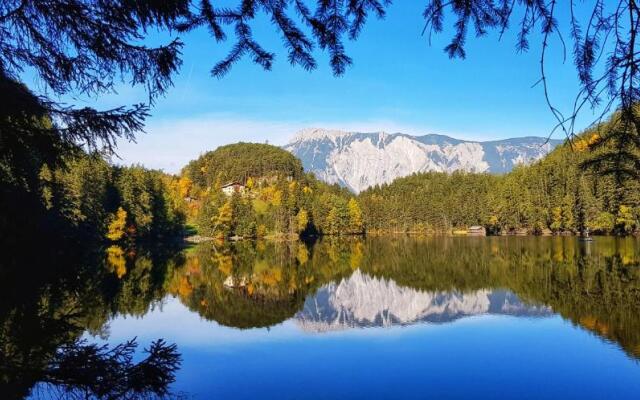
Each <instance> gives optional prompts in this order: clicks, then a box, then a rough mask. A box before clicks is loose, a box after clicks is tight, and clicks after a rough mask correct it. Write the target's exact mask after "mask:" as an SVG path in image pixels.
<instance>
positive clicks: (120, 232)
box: [107, 207, 127, 242]
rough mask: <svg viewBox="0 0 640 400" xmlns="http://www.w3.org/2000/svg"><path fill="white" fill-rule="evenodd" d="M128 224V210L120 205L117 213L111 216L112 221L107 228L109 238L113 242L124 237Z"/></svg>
mask: <svg viewBox="0 0 640 400" xmlns="http://www.w3.org/2000/svg"><path fill="white" fill-rule="evenodd" d="M126 225H127V212H126V211H125V210H124V209H122V207H118V211H116V213H115V215H113V216H112V217H111V222H110V223H109V227H108V230H107V239H109V240H111V241H113V242H117V241H118V240H120V239H122V238H123V237H124V234H125V227H126Z"/></svg>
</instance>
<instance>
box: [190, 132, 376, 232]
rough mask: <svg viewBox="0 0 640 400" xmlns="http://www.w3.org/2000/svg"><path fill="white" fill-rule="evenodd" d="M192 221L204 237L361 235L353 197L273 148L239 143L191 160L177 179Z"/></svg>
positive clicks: (362, 219) (355, 202)
mask: <svg viewBox="0 0 640 400" xmlns="http://www.w3.org/2000/svg"><path fill="white" fill-rule="evenodd" d="M177 186H178V188H177V190H178V192H179V193H180V195H179V197H180V198H182V199H183V202H184V203H183V207H184V209H185V214H186V215H187V217H188V221H189V222H191V223H192V224H193V225H195V226H196V227H197V230H198V233H200V234H201V235H206V236H216V237H228V236H242V237H245V238H247V237H248V238H254V237H265V236H270V237H283V236H286V237H297V236H306V235H319V234H360V233H363V232H364V222H363V221H364V217H363V215H362V211H361V209H360V205H359V204H358V202H357V201H356V199H355V196H354V195H353V194H351V193H350V192H348V191H347V190H346V189H344V188H341V187H339V186H337V185H328V184H326V183H324V182H321V181H319V180H317V179H316V178H315V177H314V176H313V175H311V174H305V173H304V171H303V168H302V163H301V162H300V160H298V159H297V158H296V157H294V156H293V155H292V154H291V153H289V152H287V151H285V150H282V149H280V148H278V147H275V146H270V145H267V144H257V143H237V144H232V145H227V146H222V147H219V148H218V149H216V150H215V151H211V152H208V153H205V154H204V155H202V156H201V157H199V158H198V159H197V160H194V161H192V162H190V163H189V164H188V165H187V166H186V167H185V168H184V170H183V171H182V173H181V176H180V178H179V180H178V182H177Z"/></svg>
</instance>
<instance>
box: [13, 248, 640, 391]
mask: <svg viewBox="0 0 640 400" xmlns="http://www.w3.org/2000/svg"><path fill="white" fill-rule="evenodd" d="M73 265H74V268H73V269H72V271H73V272H69V273H67V272H65V271H66V270H67V269H65V267H59V271H58V272H52V271H51V268H47V269H46V271H48V272H46V273H45V272H42V273H41V274H40V275H43V276H44V277H41V278H30V279H27V280H25V279H23V281H21V280H20V277H21V276H22V275H20V274H21V273H24V274H29V276H34V274H33V273H28V272H24V271H25V270H28V269H29V266H28V265H25V266H23V267H24V268H23V272H20V273H15V274H12V275H10V276H8V277H6V276H5V281H4V282H5V283H3V284H2V285H3V286H7V282H13V283H11V285H10V286H11V287H6V288H5V291H6V292H8V293H9V294H8V295H7V293H5V300H3V303H2V304H3V305H2V313H1V314H0V316H2V318H3V319H2V321H3V325H2V326H3V331H2V344H3V348H4V349H5V356H4V357H6V359H5V361H7V360H8V362H11V363H13V364H14V365H20V366H21V367H20V368H22V365H24V364H28V365H32V368H36V367H33V365H37V366H39V367H37V368H40V367H42V365H43V364H46V362H47V359H48V358H47V357H51V354H52V352H55V351H56V349H59V348H60V346H62V345H64V343H66V342H67V341H69V340H72V339H73V340H77V339H78V338H82V339H85V340H86V341H87V342H86V343H97V344H108V345H109V346H115V345H117V344H119V343H123V342H126V341H127V340H130V339H132V338H134V337H136V338H137V342H138V343H139V344H140V345H141V346H148V345H149V343H151V342H152V341H154V340H156V339H159V338H162V339H164V340H166V342H168V343H175V344H176V345H177V349H178V352H179V353H180V356H181V359H182V363H181V365H180V368H179V369H178V370H177V372H176V381H175V383H174V384H173V385H172V386H171V390H172V392H173V393H174V394H177V395H179V396H181V397H185V398H203V399H209V398H223V399H255V398H267V399H334V398H335V399H398V398H402V399H427V398H433V399H468V398H513V399H556V398H565V399H567V398H576V399H601V398H615V399H632V398H633V399H635V398H638V394H639V393H640V364H639V360H640V242H638V240H636V239H616V238H605V237H598V238H596V239H595V241H594V242H592V243H585V242H580V241H578V240H577V239H576V238H573V237H487V238H471V237H468V238H464V237H463V238H407V237H387V238H366V239H361V238H356V237H347V238H324V239H322V240H320V241H318V242H316V243H315V244H305V243H302V242H288V243H274V242H239V243H236V244H233V245H224V244H220V243H218V244H215V243H203V244H200V245H197V246H193V247H190V248H187V249H184V250H178V251H169V250H166V249H160V250H158V249H156V250H153V251H150V250H140V249H138V250H135V251H134V250H124V249H121V248H117V247H111V248H108V249H106V250H105V252H104V253H103V254H102V253H101V255H100V256H98V257H96V258H95V259H94V260H93V261H91V262H89V261H85V262H84V263H80V264H79V265H75V264H73ZM47 267H49V266H47ZM42 269H43V270H45V269H44V268H42ZM31 280H34V281H35V282H31V283H29V284H27V283H25V282H24V281H31ZM16 282H17V283H16ZM136 354H137V357H141V353H140V352H139V351H138V353H136ZM26 370H27V369H25V371H26ZM3 380H4V383H3V384H4V387H5V388H9V390H11V391H12V392H11V394H12V395H14V396H15V397H20V396H22V395H25V394H28V393H29V388H30V387H31V386H33V384H34V381H37V380H38V378H37V374H34V373H26V372H24V371H22V372H16V369H15V368H13V369H5V370H4V371H3ZM50 395H51V392H50V391H49V390H48V386H47V385H44V384H36V386H35V388H34V389H33V390H32V391H31V396H32V397H47V396H50Z"/></svg>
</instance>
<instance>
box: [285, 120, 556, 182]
mask: <svg viewBox="0 0 640 400" xmlns="http://www.w3.org/2000/svg"><path fill="white" fill-rule="evenodd" d="M561 142H562V141H560V140H547V138H542V137H522V138H514V139H504V140H496V141H490V142H473V141H464V140H458V139H453V138H451V137H448V136H443V135H425V136H411V135H405V134H402V133H394V134H388V133H384V132H377V133H361V132H344V131H336V130H325V129H306V130H303V131H301V132H299V133H298V134H297V135H296V136H295V137H294V138H293V139H292V140H291V141H290V142H289V144H287V145H285V146H284V148H285V149H286V150H288V151H290V152H291V153H293V154H294V155H295V156H296V157H298V158H299V159H300V160H301V161H302V164H303V166H304V168H305V170H306V171H310V172H313V173H314V174H315V175H316V176H317V177H318V178H319V179H321V180H323V181H325V182H327V183H338V184H340V185H342V186H345V187H347V188H349V189H351V190H352V191H354V192H356V193H359V192H361V191H363V190H365V189H367V188H369V187H371V186H375V185H380V184H384V183H390V182H392V181H393V180H394V179H396V178H399V177H403V176H407V175H411V174H413V173H416V172H429V171H436V172H453V171H457V170H462V171H467V172H488V173H496V174H500V173H506V172H509V171H511V169H513V167H514V166H516V165H518V164H529V163H531V162H534V161H536V160H539V159H540V158H542V157H544V156H545V155H546V154H548V153H549V152H550V151H551V150H553V148H554V147H555V146H557V145H558V144H560V143H561Z"/></svg>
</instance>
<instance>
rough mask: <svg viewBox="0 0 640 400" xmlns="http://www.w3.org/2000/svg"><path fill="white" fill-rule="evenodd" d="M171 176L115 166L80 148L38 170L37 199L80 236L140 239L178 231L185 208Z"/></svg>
mask: <svg viewBox="0 0 640 400" xmlns="http://www.w3.org/2000/svg"><path fill="white" fill-rule="evenodd" d="M173 179H174V178H172V177H171V176H170V175H167V174H165V173H163V172H161V171H156V170H149V169H146V168H144V167H142V166H139V165H132V166H126V167H123V166H114V165H112V164H110V163H108V162H107V161H105V160H104V159H103V158H102V157H100V156H99V155H89V154H86V153H80V154H78V155H76V156H75V157H73V158H71V159H69V160H67V161H66V162H65V164H64V166H62V167H59V168H55V169H51V168H49V167H48V166H47V165H44V166H43V167H42V169H41V171H40V191H41V196H42V203H43V205H44V207H45V209H46V210H47V211H48V212H51V213H53V214H54V215H55V216H56V217H57V218H58V219H59V220H61V221H63V222H64V225H66V226H67V227H69V228H70V229H72V230H74V231H75V232H76V234H78V233H80V234H82V235H83V237H85V238H94V239H96V240H98V241H99V240H104V239H106V240H108V241H110V242H119V241H130V242H131V241H139V240H148V239H161V238H171V237H175V236H176V235H178V234H181V233H182V230H183V225H184V214H183V213H182V211H181V210H180V209H179V208H178V207H177V204H178V203H177V202H176V199H173V198H172V197H171V194H172V193H173V192H172V191H171V190H169V189H170V187H171V184H172V180H173Z"/></svg>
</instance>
